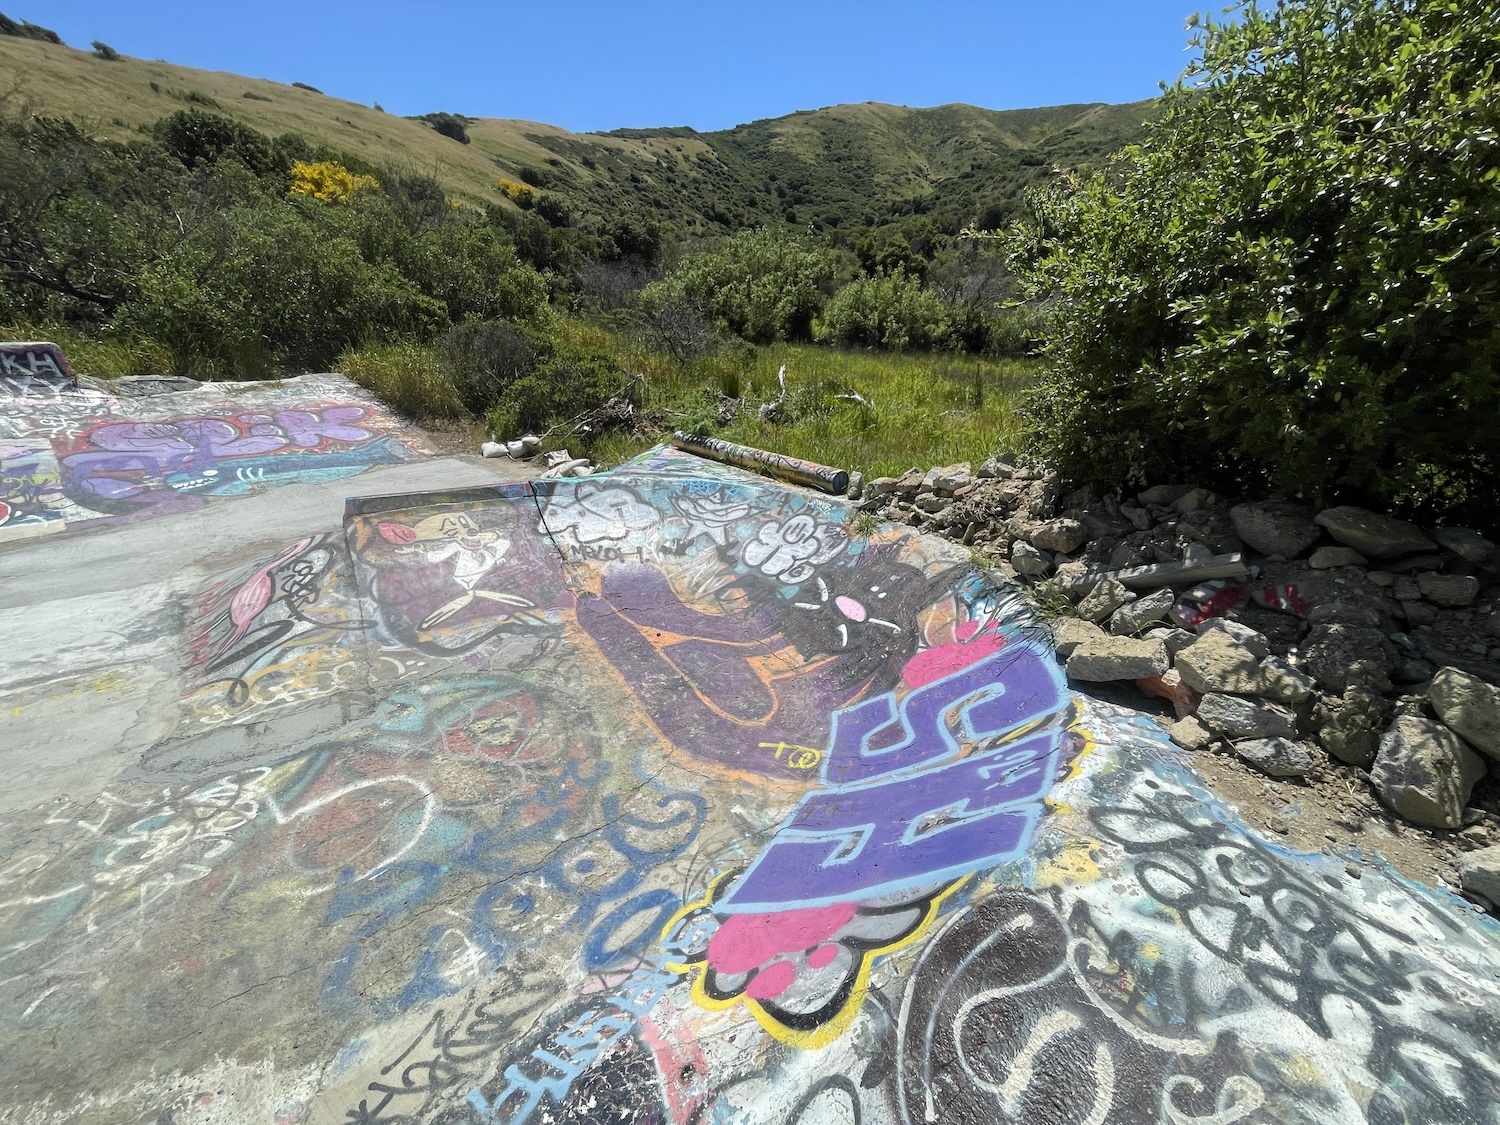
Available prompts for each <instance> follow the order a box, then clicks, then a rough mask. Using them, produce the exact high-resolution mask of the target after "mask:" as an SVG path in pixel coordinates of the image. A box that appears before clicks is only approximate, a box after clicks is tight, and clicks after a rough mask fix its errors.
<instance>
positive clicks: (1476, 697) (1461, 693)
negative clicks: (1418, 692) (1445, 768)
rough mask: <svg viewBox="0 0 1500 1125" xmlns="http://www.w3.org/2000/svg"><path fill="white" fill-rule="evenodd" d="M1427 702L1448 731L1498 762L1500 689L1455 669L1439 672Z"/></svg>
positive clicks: (1499, 758) (1499, 749)
mask: <svg viewBox="0 0 1500 1125" xmlns="http://www.w3.org/2000/svg"><path fill="white" fill-rule="evenodd" d="M1427 700H1428V702H1429V703H1431V704H1432V709H1433V710H1434V711H1436V712H1437V715H1438V718H1440V719H1442V720H1443V722H1444V723H1445V724H1446V725H1447V726H1448V728H1449V729H1450V730H1452V731H1454V732H1455V733H1456V734H1458V735H1459V736H1460V737H1462V738H1463V739H1464V741H1465V742H1467V743H1468V744H1469V745H1470V746H1473V747H1474V748H1475V749H1476V750H1481V751H1483V752H1484V753H1486V754H1488V755H1489V756H1490V757H1491V758H1495V759H1497V760H1500V688H1497V687H1494V686H1492V685H1491V684H1487V683H1485V682H1484V681H1483V680H1481V679H1480V678H1479V677H1478V676H1472V675H1470V674H1469V673H1468V672H1463V671H1460V670H1459V669H1457V668H1439V669H1438V673H1437V675H1435V676H1433V677H1432V686H1431V687H1429V688H1428V689H1427Z"/></svg>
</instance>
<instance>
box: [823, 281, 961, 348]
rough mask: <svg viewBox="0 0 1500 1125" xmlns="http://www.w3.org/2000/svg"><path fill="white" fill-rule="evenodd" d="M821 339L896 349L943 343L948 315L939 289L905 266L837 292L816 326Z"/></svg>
mask: <svg viewBox="0 0 1500 1125" xmlns="http://www.w3.org/2000/svg"><path fill="white" fill-rule="evenodd" d="M814 335H815V336H816V337H817V338H818V339H819V340H827V341H831V342H832V343H836V344H846V345H853V346H857V347H881V348H889V349H890V350H891V351H896V352H899V351H904V350H905V349H907V348H909V347H910V348H935V347H941V346H942V345H943V344H944V343H946V342H947V339H948V316H947V310H946V309H945V308H944V307H943V302H942V301H941V300H939V299H938V297H937V295H936V294H935V293H932V292H930V291H928V290H926V289H923V288H922V282H921V281H920V280H919V279H918V278H916V277H913V276H911V275H909V274H907V272H906V270H905V269H904V268H903V267H902V266H899V265H898V266H897V267H896V268H895V269H894V270H892V271H891V272H890V273H883V274H878V275H876V276H875V277H859V278H855V279H854V280H853V281H851V282H850V283H849V284H848V285H846V286H844V287H843V288H842V289H840V290H839V291H838V292H837V293H836V294H834V297H833V300H831V301H829V302H828V307H827V308H826V309H824V310H823V316H822V319H821V320H819V321H818V323H817V324H816V325H815V327H814Z"/></svg>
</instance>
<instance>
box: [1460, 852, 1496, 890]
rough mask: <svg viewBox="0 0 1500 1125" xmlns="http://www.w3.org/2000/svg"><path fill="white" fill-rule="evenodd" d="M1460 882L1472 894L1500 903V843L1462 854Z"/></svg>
mask: <svg viewBox="0 0 1500 1125" xmlns="http://www.w3.org/2000/svg"><path fill="white" fill-rule="evenodd" d="M1458 883H1459V886H1461V887H1463V889H1464V890H1466V891H1468V892H1469V893H1470V894H1475V895H1480V896H1481V897H1483V898H1487V899H1489V901H1490V902H1491V903H1493V904H1496V905H1500V844H1497V845H1495V846H1494V847H1489V848H1480V849H1479V850H1478V851H1477V852H1470V853H1469V854H1468V855H1464V856H1460V857H1459V859H1458Z"/></svg>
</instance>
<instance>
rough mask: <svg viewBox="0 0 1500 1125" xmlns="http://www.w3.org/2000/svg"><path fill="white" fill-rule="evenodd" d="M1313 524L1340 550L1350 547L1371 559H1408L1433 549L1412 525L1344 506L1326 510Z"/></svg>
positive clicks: (1430, 542)
mask: <svg viewBox="0 0 1500 1125" xmlns="http://www.w3.org/2000/svg"><path fill="white" fill-rule="evenodd" d="M1314 522H1315V523H1317V525H1318V526H1319V527H1322V528H1325V529H1326V530H1327V531H1328V534H1329V535H1332V536H1333V537H1334V538H1335V539H1337V540H1338V541H1339V542H1340V543H1342V544H1344V546H1346V547H1353V548H1354V549H1355V550H1356V551H1358V552H1360V554H1362V555H1365V556H1367V557H1368V558H1372V559H1390V558H1395V557H1396V556H1397V555H1412V554H1415V553H1417V552H1418V551H1430V550H1432V548H1433V546H1434V544H1433V542H1432V540H1431V539H1429V538H1428V537H1427V533H1426V532H1424V531H1423V530H1422V529H1421V528H1420V527H1418V526H1417V525H1416V524H1414V523H1407V522H1406V521H1405V520H1398V519H1396V518H1394V517H1392V516H1382V515H1379V514H1378V513H1376V512H1371V511H1366V510H1365V509H1364V508H1355V507H1351V506H1348V505H1345V506H1343V507H1339V508H1328V509H1326V510H1325V511H1322V512H1319V513H1318V514H1317V516H1316V517H1314Z"/></svg>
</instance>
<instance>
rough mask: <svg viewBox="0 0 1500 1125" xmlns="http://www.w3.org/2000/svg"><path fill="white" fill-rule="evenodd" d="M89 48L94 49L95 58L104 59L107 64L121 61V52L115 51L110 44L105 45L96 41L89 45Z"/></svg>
mask: <svg viewBox="0 0 1500 1125" xmlns="http://www.w3.org/2000/svg"><path fill="white" fill-rule="evenodd" d="M89 46H90V47H92V48H94V57H95V58H96V59H103V60H104V61H105V62H119V61H120V52H119V51H117V50H115V49H114V48H113V47H111V46H110V45H109V44H108V43H104V42H101V41H100V40H98V39H95V40H94V41H93V42H92V43H90V44H89Z"/></svg>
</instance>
